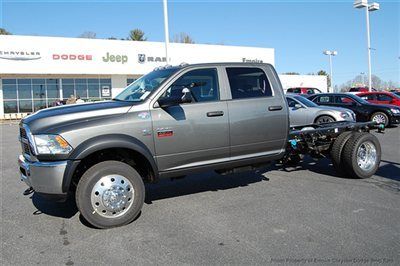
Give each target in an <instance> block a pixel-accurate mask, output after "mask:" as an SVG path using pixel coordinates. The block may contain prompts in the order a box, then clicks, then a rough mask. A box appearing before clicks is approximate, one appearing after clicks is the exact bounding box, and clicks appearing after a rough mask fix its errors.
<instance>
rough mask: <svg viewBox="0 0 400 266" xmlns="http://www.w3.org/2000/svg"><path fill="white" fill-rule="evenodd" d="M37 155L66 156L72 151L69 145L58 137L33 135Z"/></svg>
mask: <svg viewBox="0 0 400 266" xmlns="http://www.w3.org/2000/svg"><path fill="white" fill-rule="evenodd" d="M33 137H34V138H35V144H36V150H37V153H38V154H68V153H69V152H70V151H72V147H71V146H70V145H69V143H68V142H67V141H66V140H65V139H63V138H62V137H61V136H59V135H35V136H33Z"/></svg>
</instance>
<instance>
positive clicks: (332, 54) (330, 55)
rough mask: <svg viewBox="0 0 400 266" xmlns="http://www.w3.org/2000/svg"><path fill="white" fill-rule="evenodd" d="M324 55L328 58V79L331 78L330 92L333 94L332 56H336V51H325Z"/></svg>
mask: <svg viewBox="0 0 400 266" xmlns="http://www.w3.org/2000/svg"><path fill="white" fill-rule="evenodd" d="M323 53H324V55H328V56H329V68H330V77H331V90H332V92H334V86H333V70H332V56H336V55H337V51H329V50H325V51H324V52H323ZM328 92H329V87H328Z"/></svg>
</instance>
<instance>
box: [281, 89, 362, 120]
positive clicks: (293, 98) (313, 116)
mask: <svg viewBox="0 0 400 266" xmlns="http://www.w3.org/2000/svg"><path fill="white" fill-rule="evenodd" d="M286 101H287V102H288V106H289V120H290V126H292V127H293V126H300V125H309V124H314V123H315V124H321V123H330V122H335V121H355V119H356V115H355V114H354V112H353V111H351V110H350V109H345V108H340V107H333V106H331V107H327V106H319V105H317V104H315V103H313V102H312V101H310V100H308V99H306V98H304V97H302V96H299V95H296V94H293V95H290V94H286Z"/></svg>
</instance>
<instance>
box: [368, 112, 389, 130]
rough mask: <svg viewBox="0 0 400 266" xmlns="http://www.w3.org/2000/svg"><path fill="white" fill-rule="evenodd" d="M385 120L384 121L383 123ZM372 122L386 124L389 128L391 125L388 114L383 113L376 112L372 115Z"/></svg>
mask: <svg viewBox="0 0 400 266" xmlns="http://www.w3.org/2000/svg"><path fill="white" fill-rule="evenodd" d="M382 120H384V121H382ZM371 121H377V122H379V123H380V124H384V125H385V127H387V126H388V125H389V117H388V116H387V114H385V113H383V112H375V113H373V114H372V115H371Z"/></svg>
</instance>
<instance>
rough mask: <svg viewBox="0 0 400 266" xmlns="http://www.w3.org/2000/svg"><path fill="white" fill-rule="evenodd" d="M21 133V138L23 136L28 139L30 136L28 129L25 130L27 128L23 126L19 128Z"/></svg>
mask: <svg viewBox="0 0 400 266" xmlns="http://www.w3.org/2000/svg"><path fill="white" fill-rule="evenodd" d="M19 135H20V136H21V138H23V139H27V138H28V136H27V135H26V130H25V128H23V127H20V128H19Z"/></svg>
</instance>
